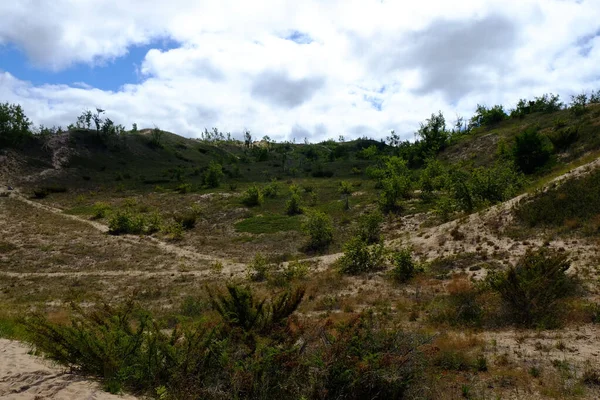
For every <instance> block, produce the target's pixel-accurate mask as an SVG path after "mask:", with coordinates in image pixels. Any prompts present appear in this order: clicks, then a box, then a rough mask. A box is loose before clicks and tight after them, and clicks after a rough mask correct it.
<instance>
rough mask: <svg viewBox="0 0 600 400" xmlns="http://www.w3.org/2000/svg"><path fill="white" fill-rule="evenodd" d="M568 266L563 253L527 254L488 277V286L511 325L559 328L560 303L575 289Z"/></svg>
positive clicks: (567, 260) (543, 250) (568, 263)
mask: <svg viewBox="0 0 600 400" xmlns="http://www.w3.org/2000/svg"><path fill="white" fill-rule="evenodd" d="M570 265H571V263H570V261H569V259H568V257H567V255H566V254H564V253H559V252H557V251H554V250H550V249H547V248H542V249H540V250H537V251H528V252H527V253H526V254H525V255H524V256H523V258H522V259H521V260H520V261H519V262H518V263H517V265H516V266H514V267H511V268H509V269H508V270H507V271H503V272H497V273H494V274H491V275H490V276H489V277H488V284H489V285H490V287H491V288H492V290H494V291H496V292H497V293H498V294H499V295H500V297H501V299H502V302H503V305H504V309H505V312H506V316H507V318H508V319H509V320H510V321H511V322H513V323H515V324H518V325H523V326H528V327H542V328H552V327H556V326H560V324H561V312H564V306H565V303H564V300H565V298H567V297H569V296H571V295H573V294H574V292H575V289H576V287H577V283H576V280H575V278H573V277H572V276H570V275H568V274H567V270H568V269H569V267H570Z"/></svg>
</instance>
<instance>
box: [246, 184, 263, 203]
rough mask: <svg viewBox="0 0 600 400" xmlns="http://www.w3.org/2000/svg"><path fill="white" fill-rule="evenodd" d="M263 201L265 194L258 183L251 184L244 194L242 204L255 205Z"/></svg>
mask: <svg viewBox="0 0 600 400" xmlns="http://www.w3.org/2000/svg"><path fill="white" fill-rule="evenodd" d="M262 202H263V194H262V191H261V190H260V188H259V187H258V186H256V185H253V186H250V187H249V188H248V190H246V192H244V194H243V196H242V204H244V205H245V206H247V207H255V206H258V205H261V204H262Z"/></svg>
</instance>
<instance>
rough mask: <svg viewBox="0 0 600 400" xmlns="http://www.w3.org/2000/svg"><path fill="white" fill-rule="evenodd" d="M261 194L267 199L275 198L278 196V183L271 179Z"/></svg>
mask: <svg viewBox="0 0 600 400" xmlns="http://www.w3.org/2000/svg"><path fill="white" fill-rule="evenodd" d="M263 194H264V196H265V197H269V198H272V199H274V198H276V197H277V195H278V194H279V183H278V182H277V181H276V180H275V179H273V180H272V181H271V183H269V184H268V185H266V186H265V187H264V189H263Z"/></svg>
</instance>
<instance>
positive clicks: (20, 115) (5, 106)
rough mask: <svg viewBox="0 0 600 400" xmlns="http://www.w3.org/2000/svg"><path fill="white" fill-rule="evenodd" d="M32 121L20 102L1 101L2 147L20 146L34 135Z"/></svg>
mask: <svg viewBox="0 0 600 400" xmlns="http://www.w3.org/2000/svg"><path fill="white" fill-rule="evenodd" d="M30 127H31V121H29V118H27V116H26V115H25V112H24V111H23V108H22V107H21V106H20V105H18V104H9V103H0V148H2V147H20V146H22V145H23V144H25V143H26V141H27V140H28V139H29V138H30V137H31V136H32V135H31V131H30Z"/></svg>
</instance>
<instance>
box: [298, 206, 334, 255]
mask: <svg viewBox="0 0 600 400" xmlns="http://www.w3.org/2000/svg"><path fill="white" fill-rule="evenodd" d="M302 230H303V231H304V232H305V233H306V234H307V235H308V236H309V241H308V243H307V246H306V247H307V248H308V249H310V250H323V249H325V248H327V247H328V246H329V245H330V244H331V242H333V224H332V222H331V218H330V217H329V216H328V215H327V214H325V213H323V212H321V211H312V212H310V213H309V214H308V219H307V220H306V221H305V222H304V223H303V224H302Z"/></svg>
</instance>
